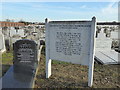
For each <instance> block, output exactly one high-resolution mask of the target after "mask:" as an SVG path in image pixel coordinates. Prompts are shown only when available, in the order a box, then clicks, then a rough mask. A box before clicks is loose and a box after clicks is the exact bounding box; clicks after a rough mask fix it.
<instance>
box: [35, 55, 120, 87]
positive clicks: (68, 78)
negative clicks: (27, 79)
mask: <svg viewBox="0 0 120 90" xmlns="http://www.w3.org/2000/svg"><path fill="white" fill-rule="evenodd" d="M93 78H94V79H93V86H92V87H93V88H120V82H119V81H120V65H101V64H97V63H95V66H94V75H93ZM87 84H88V67H87V66H83V65H77V64H71V63H65V62H59V61H55V60H53V61H52V75H51V76H50V78H49V79H46V78H45V56H44V54H42V56H41V61H40V64H39V70H38V73H37V76H36V81H35V88H89V87H88V86H87Z"/></svg>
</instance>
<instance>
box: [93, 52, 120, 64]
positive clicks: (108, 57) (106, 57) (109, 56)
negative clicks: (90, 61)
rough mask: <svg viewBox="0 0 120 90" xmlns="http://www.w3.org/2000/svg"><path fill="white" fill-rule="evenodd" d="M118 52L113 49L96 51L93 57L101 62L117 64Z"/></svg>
mask: <svg viewBox="0 0 120 90" xmlns="http://www.w3.org/2000/svg"><path fill="white" fill-rule="evenodd" d="M119 56H120V53H117V52H115V51H112V50H111V51H96V52H95V58H96V59H97V60H98V61H99V62H101V63H102V64H119V63H120V61H119Z"/></svg>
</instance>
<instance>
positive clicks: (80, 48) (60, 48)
mask: <svg viewBox="0 0 120 90" xmlns="http://www.w3.org/2000/svg"><path fill="white" fill-rule="evenodd" d="M45 23H46V24H45V28H46V32H45V34H46V37H45V42H46V78H49V77H50V75H51V59H52V60H59V61H65V62H71V63H73V64H81V65H87V66H88V67H89V70H88V71H89V73H88V86H90V87H91V86H92V82H93V67H94V47H95V45H94V43H95V32H96V18H95V17H93V18H92V20H91V21H48V19H46V20H45Z"/></svg>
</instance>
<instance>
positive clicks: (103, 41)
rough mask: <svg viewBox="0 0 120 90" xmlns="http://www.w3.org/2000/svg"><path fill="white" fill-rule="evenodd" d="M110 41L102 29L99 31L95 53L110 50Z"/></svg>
mask: <svg viewBox="0 0 120 90" xmlns="http://www.w3.org/2000/svg"><path fill="white" fill-rule="evenodd" d="M111 44H112V39H110V38H108V37H106V35H105V33H104V29H101V31H100V33H98V38H96V51H101V50H111Z"/></svg>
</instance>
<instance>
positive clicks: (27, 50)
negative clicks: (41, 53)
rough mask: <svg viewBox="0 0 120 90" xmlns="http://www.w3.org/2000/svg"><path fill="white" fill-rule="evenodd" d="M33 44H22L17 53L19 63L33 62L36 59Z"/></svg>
mask: <svg viewBox="0 0 120 90" xmlns="http://www.w3.org/2000/svg"><path fill="white" fill-rule="evenodd" d="M31 47H32V46H31V44H21V45H20V46H19V49H18V51H17V59H18V60H19V62H31V61H32V60H33V59H34V52H33V50H32V49H31Z"/></svg>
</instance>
